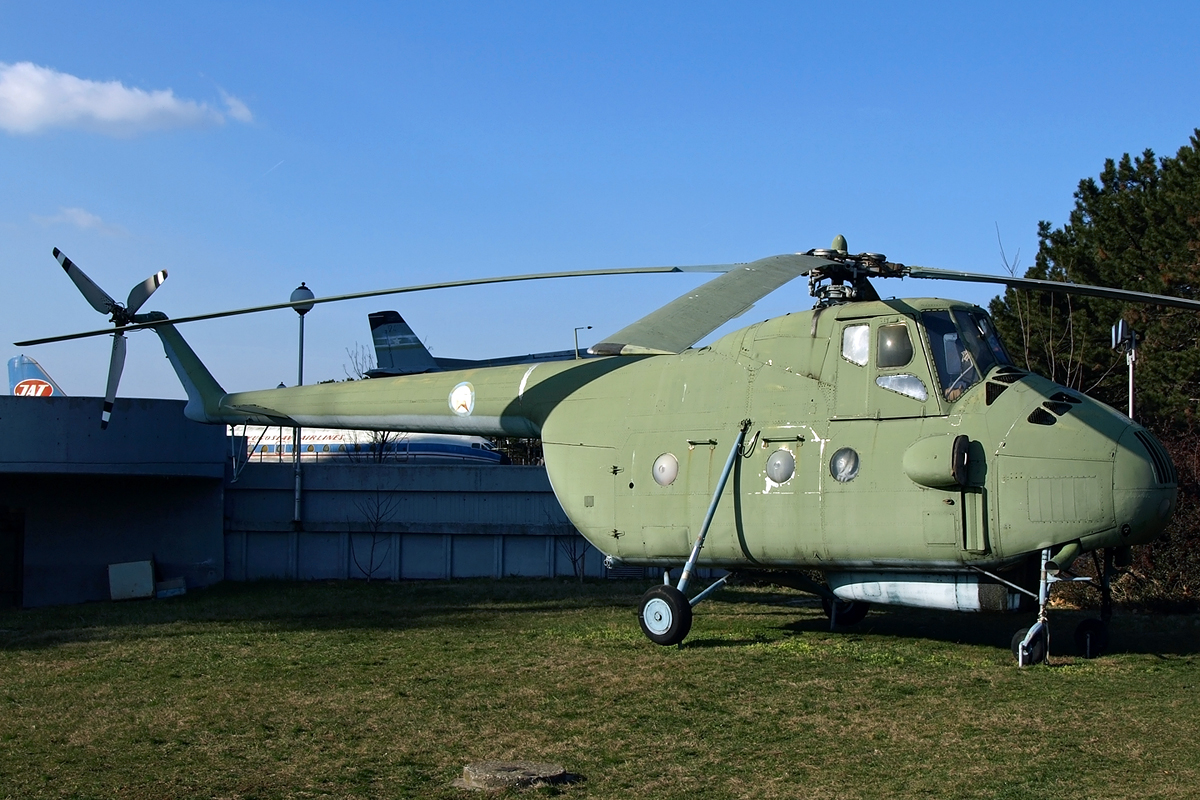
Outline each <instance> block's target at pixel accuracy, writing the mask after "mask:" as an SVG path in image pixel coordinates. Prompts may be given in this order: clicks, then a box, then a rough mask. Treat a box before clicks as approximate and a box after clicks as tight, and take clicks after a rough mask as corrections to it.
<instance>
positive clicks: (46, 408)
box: [0, 396, 228, 479]
mask: <svg viewBox="0 0 1200 800" xmlns="http://www.w3.org/2000/svg"><path fill="white" fill-rule="evenodd" d="M103 402H104V401H103V400H101V399H100V398H98V397H38V398H30V397H9V396H0V442H3V453H2V454H0V474H3V473H25V474H30V473H42V474H45V473H53V474H65V473H77V474H92V475H117V474H119V475H160V476H161V475H170V476H175V477H185V476H190V477H206V478H218V479H219V478H221V477H223V476H224V474H225V473H224V465H225V461H226V460H228V451H227V450H226V448H227V446H228V445H227V443H226V436H225V427H224V426H222V425H200V424H198V423H195V422H192V421H190V420H188V419H187V418H186V417H184V416H183V405H184V403H183V401H182V400H144V399H128V398H117V401H116V403H115V405H114V407H113V415H112V422H111V423H110V424H109V426H108V429H107V430H101V429H100V408H101V406H102V404H103Z"/></svg>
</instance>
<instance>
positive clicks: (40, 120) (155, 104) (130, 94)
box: [0, 61, 253, 136]
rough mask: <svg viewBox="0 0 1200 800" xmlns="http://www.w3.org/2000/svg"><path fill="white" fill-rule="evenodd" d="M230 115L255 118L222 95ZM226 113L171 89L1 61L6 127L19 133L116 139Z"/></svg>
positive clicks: (221, 118) (1, 117) (1, 124)
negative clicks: (65, 131) (74, 132)
mask: <svg viewBox="0 0 1200 800" xmlns="http://www.w3.org/2000/svg"><path fill="white" fill-rule="evenodd" d="M222 95H223V97H224V100H225V105H226V108H227V112H228V115H229V116H230V117H232V118H233V119H235V120H238V121H239V122H249V121H250V120H251V119H252V118H253V117H252V115H251V113H250V109H249V108H247V107H246V104H245V103H243V102H242V101H241V100H238V99H237V98H236V97H233V96H232V95H228V94H225V93H224V92H222ZM224 122H225V115H224V114H222V113H221V112H220V111H217V110H216V109H214V108H212V107H211V106H209V105H208V104H206V103H198V102H196V101H195V100H184V99H181V98H178V97H176V96H175V93H174V92H173V91H172V90H170V89H159V90H155V91H149V92H148V91H146V90H144V89H138V88H132V87H128V86H125V85H124V84H122V83H121V82H120V81H91V80H86V79H84V78H77V77H75V76H74V75H68V74H66V73H64V72H58V71H56V70H53V69H50V68H48V67H39V66H37V65H36V64H32V63H30V62H28V61H22V62H20V63H18V64H5V63H3V62H0V128H2V129H4V130H6V131H8V132H9V133H15V134H35V133H41V132H42V131H45V130H47V129H50V128H77V129H81V130H87V131H93V132H96V133H104V134H108V135H110V136H133V135H135V134H139V133H145V132H147V131H157V130H169V129H172V128H199V127H204V126H208V125H222V124H224Z"/></svg>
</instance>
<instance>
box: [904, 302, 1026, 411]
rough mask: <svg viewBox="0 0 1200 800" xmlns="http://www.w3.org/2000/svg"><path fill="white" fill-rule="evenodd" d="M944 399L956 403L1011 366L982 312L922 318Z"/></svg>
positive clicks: (935, 313)
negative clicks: (995, 371) (985, 379)
mask: <svg viewBox="0 0 1200 800" xmlns="http://www.w3.org/2000/svg"><path fill="white" fill-rule="evenodd" d="M921 318H922V320H923V321H924V322H925V330H926V332H927V333H928V334H929V344H930V346H931V347H932V349H933V360H934V363H935V364H936V365H937V372H938V380H939V381H940V383H941V384H942V395H943V396H944V397H945V398H946V399H947V400H949V401H950V402H954V401H955V400H957V399H958V398H960V397H962V395H963V392H965V391H966V390H967V389H970V388H971V387H972V386H974V385H975V384H977V383H979V381H981V380H983V377H984V376H985V375H987V374H988V372H989V371H990V370H991V369H992V368H993V367H995V366H997V365H999V364H1011V363H1012V362H1011V361H1010V360H1009V358H1008V353H1006V352H1005V351H1004V346H1003V345H1002V344H1000V338H999V337H998V336H997V335H996V331H995V329H994V328H993V327H992V323H991V320H989V319H988V317H987V315H986V314H983V313H980V312H967V311H960V310H958V309H955V310H954V311H926V312H924V313H923V314H922V315H921Z"/></svg>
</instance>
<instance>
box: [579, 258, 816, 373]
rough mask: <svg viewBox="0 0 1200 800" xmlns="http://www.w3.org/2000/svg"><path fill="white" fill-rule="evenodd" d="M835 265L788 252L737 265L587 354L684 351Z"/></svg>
mask: <svg viewBox="0 0 1200 800" xmlns="http://www.w3.org/2000/svg"><path fill="white" fill-rule="evenodd" d="M831 263H832V262H830V261H827V260H826V259H824V258H817V257H816V256H804V255H785V256H771V257H770V258H764V259H760V260H758V261H752V262H750V263H748V264H738V265H736V266H734V267H733V268H732V269H730V270H729V271H728V272H726V273H725V274H724V275H722V276H720V277H719V278H714V279H713V280H711V281H709V282H708V283H706V284H704V285H702V286H700V287H699V288H697V289H693V290H692V291H690V292H688V293H687V294H685V295H683V296H682V297H679V298H677V299H675V300H672V301H671V302H670V303H667V304H666V305H665V306H663V307H662V308H660V309H658V310H656V311H653V312H651V313H649V314H647V315H646V316H644V317H642V318H641V319H639V320H638V321H637V322H635V323H633V324H632V325H627V326H626V327H624V328H622V329H621V330H619V331H617V332H616V333H614V334H613V335H611V336H609V337H607V338H606V339H605V340H604V341H602V342H600V343H599V344H596V345H594V346H593V347H591V348H590V349H589V350H588V352H590V353H594V354H596V355H627V356H628V355H662V354H668V353H682V352H683V351H684V350H686V349H688V348H689V347H691V346H692V345H693V344H695V343H696V342H698V341H700V340H701V339H702V338H704V337H705V336H707V335H708V334H710V333H712V332H713V331H715V330H716V329H717V328H719V327H721V326H722V325H724V324H725V323H726V322H728V321H729V320H731V319H734V318H735V317H738V316H740V315H742V314H744V313H746V312H747V311H749V310H750V309H751V308H752V307H753V306H754V304H755V303H757V302H758V301H759V300H761V299H762V298H764V297H766V296H767V295H768V294H770V293H771V292H773V291H775V290H776V289H778V288H779V287H780V286H783V285H784V284H785V283H787V282H788V281H791V280H793V279H795V278H798V277H800V276H801V275H807V274H808V272H809V270H812V269H815V268H817V267H821V266H825V265H828V264H831Z"/></svg>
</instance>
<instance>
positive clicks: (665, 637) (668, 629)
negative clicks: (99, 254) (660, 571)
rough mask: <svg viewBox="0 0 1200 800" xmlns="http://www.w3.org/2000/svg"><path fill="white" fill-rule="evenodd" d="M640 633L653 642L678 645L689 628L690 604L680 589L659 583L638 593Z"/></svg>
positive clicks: (690, 625)
mask: <svg viewBox="0 0 1200 800" xmlns="http://www.w3.org/2000/svg"><path fill="white" fill-rule="evenodd" d="M638 622H640V623H641V624H642V633H644V634H646V638H648V639H649V640H650V641H652V642H654V643H655V644H661V645H668V646H669V645H673V644H679V643H680V642H682V641H683V640H684V637H686V636H687V635H688V632H689V631H691V629H692V605H691V603H689V602H688V599H687V597H686V596H685V595H684V594H683V592H681V591H679V590H678V589H676V588H675V587H674V586H668V585H666V584H662V585H659V586H655V587H654V588H653V589H651V590H650V591H648V592H646V593H645V594H644V595H642V606H641V609H640V610H639V611H638Z"/></svg>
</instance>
